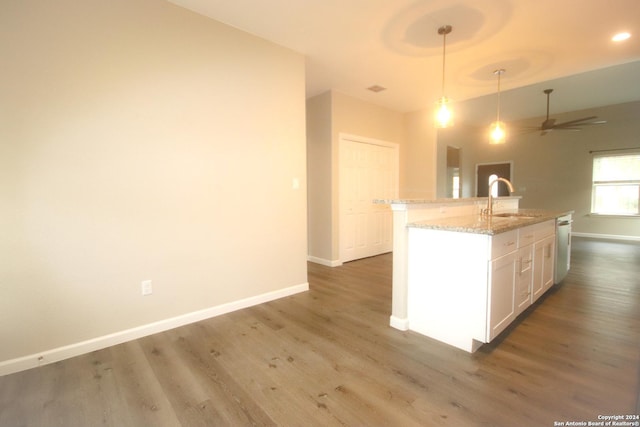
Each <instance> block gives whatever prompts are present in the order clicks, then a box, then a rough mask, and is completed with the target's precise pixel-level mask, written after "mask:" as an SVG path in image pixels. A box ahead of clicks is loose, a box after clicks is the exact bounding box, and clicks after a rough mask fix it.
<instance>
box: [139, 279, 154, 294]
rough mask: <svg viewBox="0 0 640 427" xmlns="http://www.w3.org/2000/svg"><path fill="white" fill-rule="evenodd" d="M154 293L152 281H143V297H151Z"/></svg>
mask: <svg viewBox="0 0 640 427" xmlns="http://www.w3.org/2000/svg"><path fill="white" fill-rule="evenodd" d="M152 293H153V285H152V284H151V280H143V281H142V295H151V294H152Z"/></svg>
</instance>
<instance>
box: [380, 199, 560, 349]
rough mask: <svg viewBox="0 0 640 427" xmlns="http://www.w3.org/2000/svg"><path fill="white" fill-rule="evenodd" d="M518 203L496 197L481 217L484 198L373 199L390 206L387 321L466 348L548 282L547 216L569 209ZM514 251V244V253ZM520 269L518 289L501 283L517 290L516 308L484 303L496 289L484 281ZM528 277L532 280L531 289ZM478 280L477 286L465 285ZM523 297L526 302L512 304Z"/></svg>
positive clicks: (551, 228)
mask: <svg viewBox="0 0 640 427" xmlns="http://www.w3.org/2000/svg"><path fill="white" fill-rule="evenodd" d="M519 200H520V197H518V196H510V197H500V198H496V199H495V200H494V205H493V215H491V216H486V215H481V212H482V211H483V209H484V208H485V207H486V205H487V198H484V197H476V198H467V199H438V200H411V199H409V200H377V201H375V202H376V203H388V204H390V205H391V208H392V211H393V291H392V313H391V316H390V325H391V326H392V327H394V328H396V329H400V330H408V329H411V330H414V331H417V332H419V333H422V334H424V335H427V336H431V337H433V338H436V339H439V340H441V341H444V342H447V343H449V344H451V345H455V346H456V347H458V348H462V349H464V350H466V351H470V352H472V351H475V350H476V349H477V348H478V347H479V346H480V345H481V344H482V343H484V342H489V341H490V340H491V339H493V338H494V337H495V336H496V335H497V334H498V333H499V332H500V331H502V330H503V329H504V328H505V327H506V326H507V325H508V324H509V323H510V322H511V321H512V320H513V319H514V318H515V316H517V314H519V312H521V311H522V310H524V308H526V306H528V305H529V304H530V302H532V301H535V299H537V298H538V297H539V296H540V295H542V293H544V291H546V290H547V289H548V288H549V287H550V286H551V285H552V284H553V268H554V267H553V264H554V263H553V260H554V251H555V219H556V218H558V217H560V216H561V215H564V214H567V213H570V212H552V211H546V210H539V209H519V208H518V205H519ZM514 236H515V237H514ZM519 237H521V238H520V239H519V240H518V238H519ZM518 242H520V243H518ZM519 244H520V245H521V246H522V248H518V245H519ZM534 244H535V245H534ZM492 245H496V246H495V249H493V248H492ZM500 245H504V247H503V248H500ZM492 249H493V250H492ZM516 249H517V250H520V249H522V251H521V252H520V255H522V256H521V257H519V256H518V252H517V251H516ZM501 251H504V252H501ZM529 252H531V254H530V256H527V254H528V253H529ZM536 254H537V263H536V264H535V271H534V264H533V258H534V256H535V255H536ZM498 255H500V256H498ZM492 256H493V257H494V258H495V261H496V262H494V263H493V264H492V263H491V261H492ZM504 256H506V258H504V259H498V258H502V257H504ZM516 260H517V262H516ZM528 260H531V262H530V263H529V262H528ZM544 260H546V262H544ZM498 261H499V262H498ZM502 263H507V265H506V266H505V265H503V264H502ZM521 266H524V268H523V269H522V273H520V271H519V274H518V276H519V277H520V276H523V278H522V279H521V280H519V281H518V285H519V287H518V288H516V287H515V286H516V285H515V282H513V281H512V282H510V283H507V284H506V285H503V287H506V291H507V292H511V293H512V296H513V295H516V294H517V295H519V298H518V299H519V301H518V302H517V303H513V304H517V308H514V309H513V310H512V303H509V298H508V297H504V298H502V300H501V301H498V300H495V301H493V305H490V304H491V303H492V301H491V299H490V298H492V297H494V298H497V296H498V294H499V292H497V285H496V287H494V288H489V287H488V282H487V280H488V279H490V278H495V277H498V276H500V275H501V276H503V277H507V278H508V277H512V278H513V279H514V280H515V271H516V270H515V269H516V268H519V267H521ZM489 268H495V270H493V271H489ZM529 275H531V276H530V279H531V281H530V282H528V280H529V279H527V278H528V277H529ZM534 279H535V283H536V284H540V285H539V286H538V288H536V289H533V281H534ZM505 280H507V281H508V279H505ZM479 282H480V283H483V286H480V285H477V286H473V285H469V284H470V283H479ZM503 282H504V280H503ZM527 283H531V284H532V286H525V285H526V284H527ZM465 284H467V285H465ZM511 285H513V286H511ZM465 286H468V287H469V289H467V288H465ZM525 288H526V289H525ZM509 289H513V290H512V291H509ZM525 295H526V297H527V298H526V299H527V301H520V300H524V299H525ZM512 300H513V298H512ZM500 304H502V305H500ZM483 306H484V308H482V307H483ZM487 315H488V316H489V318H487ZM483 316H484V317H483ZM491 316H493V317H491ZM500 316H502V317H501V318H500ZM499 318H500V319H499ZM498 319H499V320H498ZM435 325H439V326H435ZM478 325H481V326H478Z"/></svg>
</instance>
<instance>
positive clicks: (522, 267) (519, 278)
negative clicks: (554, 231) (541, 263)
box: [514, 244, 533, 316]
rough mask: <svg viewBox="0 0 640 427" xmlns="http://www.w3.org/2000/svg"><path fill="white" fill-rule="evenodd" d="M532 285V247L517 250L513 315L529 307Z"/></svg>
mask: <svg viewBox="0 0 640 427" xmlns="http://www.w3.org/2000/svg"><path fill="white" fill-rule="evenodd" d="M532 283H533V245H532V244H529V245H526V246H524V247H521V248H520V249H518V255H517V257H516V273H515V301H514V305H515V314H516V316H517V315H518V314H520V313H522V312H523V311H524V310H525V309H526V308H527V307H529V305H531V284H532Z"/></svg>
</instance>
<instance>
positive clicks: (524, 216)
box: [493, 212, 535, 219]
mask: <svg viewBox="0 0 640 427" xmlns="http://www.w3.org/2000/svg"><path fill="white" fill-rule="evenodd" d="M493 216H497V217H499V218H513V219H533V218H535V216H533V215H527V214H523V213H513V212H512V213H509V212H507V213H497V214H493Z"/></svg>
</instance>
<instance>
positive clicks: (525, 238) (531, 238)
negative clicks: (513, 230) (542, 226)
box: [518, 224, 538, 248]
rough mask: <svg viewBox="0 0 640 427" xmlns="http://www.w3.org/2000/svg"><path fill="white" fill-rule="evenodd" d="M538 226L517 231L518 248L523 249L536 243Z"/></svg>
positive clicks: (530, 226) (529, 226)
mask: <svg viewBox="0 0 640 427" xmlns="http://www.w3.org/2000/svg"><path fill="white" fill-rule="evenodd" d="M537 226H538V224H534V225H528V226H526V227H522V228H519V229H518V247H519V248H524V247H525V246H527V245H530V244H532V243H533V242H535V241H536V229H537Z"/></svg>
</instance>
